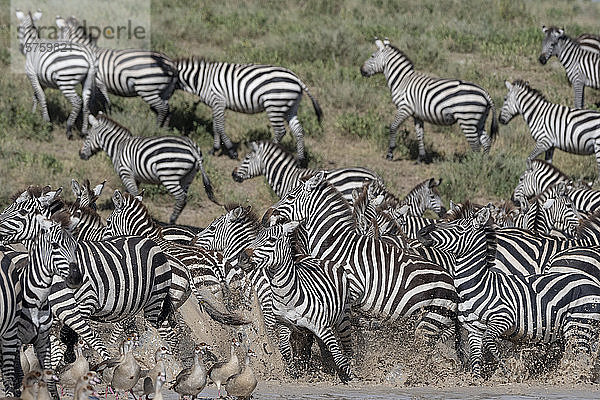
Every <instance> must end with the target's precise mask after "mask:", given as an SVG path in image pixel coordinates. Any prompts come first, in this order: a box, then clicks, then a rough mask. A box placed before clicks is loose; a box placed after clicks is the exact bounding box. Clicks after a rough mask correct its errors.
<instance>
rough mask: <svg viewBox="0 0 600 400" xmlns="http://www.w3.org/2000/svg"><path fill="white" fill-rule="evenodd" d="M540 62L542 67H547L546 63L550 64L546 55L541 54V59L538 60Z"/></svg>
mask: <svg viewBox="0 0 600 400" xmlns="http://www.w3.org/2000/svg"><path fill="white" fill-rule="evenodd" d="M538 60H539V61H540V64H542V65H546V63H547V62H548V58H547V57H546V55H545V54H541V55H540V57H539V58H538Z"/></svg>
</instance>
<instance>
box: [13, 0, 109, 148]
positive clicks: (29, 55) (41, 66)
mask: <svg viewBox="0 0 600 400" xmlns="http://www.w3.org/2000/svg"><path fill="white" fill-rule="evenodd" d="M16 15H17V19H18V20H19V26H18V37H19V43H20V49H21V52H22V53H23V54H24V55H25V73H26V74H27V77H28V78H29V82H30V83H31V86H32V88H33V111H32V112H35V109H36V108H37V105H38V103H39V104H40V108H41V110H42V118H43V119H44V121H45V122H50V116H49V115H48V106H47V104H46V96H45V94H44V88H45V87H47V88H52V89H59V90H60V91H61V92H62V94H63V95H64V96H65V97H66V98H67V100H68V101H69V102H70V103H71V106H72V108H73V109H72V110H71V113H70V114H69V117H68V118H67V138H69V139H72V138H73V134H72V133H71V129H72V127H73V124H74V123H75V119H76V118H77V115H78V114H79V111H81V110H83V123H82V127H81V133H82V134H83V135H86V134H87V131H88V114H89V102H90V98H91V97H92V94H93V91H94V90H95V86H96V84H95V82H94V80H95V77H96V70H97V63H98V60H97V58H96V55H95V54H94V53H93V51H91V50H90V49H89V48H88V47H87V46H84V45H80V44H77V43H69V42H61V41H55V40H47V39H40V38H39V31H38V29H37V27H36V26H35V22H36V21H38V20H39V19H40V18H41V17H42V12H41V11H39V10H38V11H36V12H34V13H33V14H32V13H31V12H29V13H27V14H25V13H24V12H22V11H20V10H17V11H16ZM80 83H81V85H82V95H81V97H79V95H78V94H77V92H76V91H75V88H76V86H77V85H78V84H80ZM82 98H83V100H82Z"/></svg>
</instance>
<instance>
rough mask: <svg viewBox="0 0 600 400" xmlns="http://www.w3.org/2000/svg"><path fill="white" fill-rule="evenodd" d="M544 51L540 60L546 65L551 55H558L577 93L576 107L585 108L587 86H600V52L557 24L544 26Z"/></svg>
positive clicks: (595, 87) (596, 87)
mask: <svg viewBox="0 0 600 400" xmlns="http://www.w3.org/2000/svg"><path fill="white" fill-rule="evenodd" d="M542 32H544V39H543V40H542V53H541V54H540V57H539V61H540V63H541V64H542V65H545V64H546V63H547V62H548V60H549V59H550V57H552V56H556V58H558V60H559V61H560V63H561V64H562V66H563V67H564V68H565V70H566V72H567V78H568V79H569V83H570V84H571V85H572V86H573V91H574V94H575V101H574V102H575V108H583V95H584V89H585V87H586V86H587V87H591V88H594V89H598V88H600V74H599V73H598V71H599V68H600V54H599V53H598V52H595V51H589V48H590V46H585V47H583V46H581V45H580V44H579V43H578V41H577V40H573V39H572V38H570V37H569V36H567V35H565V30H564V29H562V28H557V27H555V26H550V27H546V26H543V27H542Z"/></svg>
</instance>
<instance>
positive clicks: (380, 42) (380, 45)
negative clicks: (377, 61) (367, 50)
mask: <svg viewBox="0 0 600 400" xmlns="http://www.w3.org/2000/svg"><path fill="white" fill-rule="evenodd" d="M375 46H377V48H378V49H379V50H383V49H384V48H385V46H384V45H383V42H382V41H381V40H379V39H377V38H375Z"/></svg>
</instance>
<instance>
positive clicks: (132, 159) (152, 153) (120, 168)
mask: <svg viewBox="0 0 600 400" xmlns="http://www.w3.org/2000/svg"><path fill="white" fill-rule="evenodd" d="M90 123H91V125H92V129H91V132H90V134H89V135H88V136H87V137H86V139H85V142H84V143H83V147H82V148H81V151H80V152H79V155H80V157H81V158H82V159H84V160H87V159H89V158H90V157H91V156H92V155H94V154H95V153H97V152H98V151H100V150H104V151H105V152H106V153H107V154H108V156H109V157H110V159H111V160H112V162H113V165H114V168H115V171H116V172H117V174H118V175H119V177H120V178H121V180H122V181H123V185H125V188H127V191H128V192H129V193H131V194H133V195H134V196H137V195H138V194H139V190H138V183H140V182H142V183H154V184H162V185H163V186H164V187H165V188H166V189H167V190H168V191H169V193H171V194H172V195H173V196H175V208H174V210H173V213H172V214H171V217H170V222H171V223H175V221H176V220H177V217H179V214H181V211H182V210H183V208H184V207H185V204H186V201H187V191H188V189H189V187H190V185H191V183H192V181H193V180H194V177H195V176H196V173H198V171H200V172H201V173H202V182H203V183H204V189H205V190H206V194H207V195H208V198H209V199H210V200H211V201H214V202H216V200H215V199H214V196H213V192H212V186H211V184H210V179H209V178H208V175H207V174H206V171H205V170H204V166H203V158H202V152H201V151H200V148H199V147H198V145H196V143H194V142H193V141H192V140H191V139H189V138H186V137H180V136H157V137H142V136H132V134H131V132H129V131H128V130H127V129H126V128H125V127H123V126H121V125H119V124H118V123H116V122H115V121H113V120H111V119H110V118H108V117H106V116H105V115H100V116H99V117H98V119H96V118H94V117H93V116H90Z"/></svg>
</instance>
